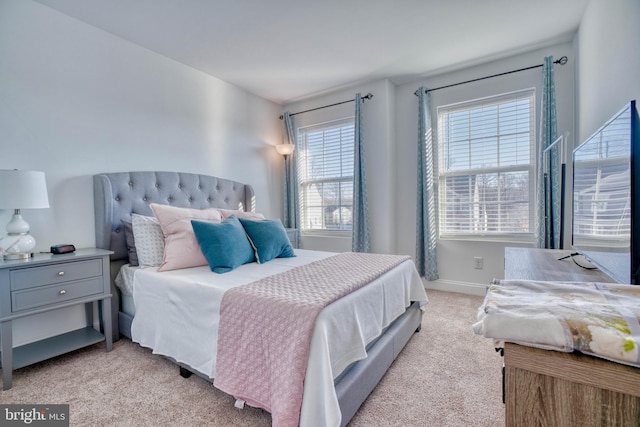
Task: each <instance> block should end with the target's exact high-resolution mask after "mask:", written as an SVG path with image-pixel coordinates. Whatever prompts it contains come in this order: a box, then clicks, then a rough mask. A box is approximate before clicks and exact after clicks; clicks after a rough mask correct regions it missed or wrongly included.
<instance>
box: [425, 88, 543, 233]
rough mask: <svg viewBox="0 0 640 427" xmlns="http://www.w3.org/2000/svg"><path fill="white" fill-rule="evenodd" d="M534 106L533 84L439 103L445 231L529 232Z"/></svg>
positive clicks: (442, 230) (442, 225)
mask: <svg viewBox="0 0 640 427" xmlns="http://www.w3.org/2000/svg"><path fill="white" fill-rule="evenodd" d="M534 112H535V91H534V89H528V90H523V91H518V92H513V93H508V94H503V95H499V96H493V97H490V98H483V99H480V100H473V101H468V102H462V103H457V104H453V105H446V106H442V107H439V108H438V158H439V161H438V172H437V175H438V195H439V196H438V199H439V232H440V236H441V237H445V238H447V237H448V238H479V237H481V238H489V239H491V238H504V237H507V238H510V239H513V238H515V239H519V238H521V239H523V240H524V239H528V238H531V235H532V231H533V207H534V202H533V198H534V197H535V194H534V193H535V192H534V186H533V183H534V181H535V177H534V168H533V166H534V164H533V159H534V158H535V156H534V154H533V153H534V152H535V132H534V123H535V113H534Z"/></svg>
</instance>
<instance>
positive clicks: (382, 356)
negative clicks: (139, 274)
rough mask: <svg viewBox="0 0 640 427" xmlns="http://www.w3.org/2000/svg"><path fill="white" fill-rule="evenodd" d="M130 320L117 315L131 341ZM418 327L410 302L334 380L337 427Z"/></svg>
mask: <svg viewBox="0 0 640 427" xmlns="http://www.w3.org/2000/svg"><path fill="white" fill-rule="evenodd" d="M132 320H133V317H131V316H130V315H128V314H126V313H123V312H119V315H118V324H119V326H120V334H122V335H124V336H126V337H127V338H129V339H131V321H132ZM421 325H422V310H421V309H420V304H419V303H418V302H414V303H412V304H411V305H410V306H409V307H408V308H407V310H406V311H405V312H404V314H402V315H401V316H400V317H399V318H398V319H396V320H395V322H393V323H392V324H391V326H389V328H387V330H386V331H385V333H384V334H383V335H382V336H381V337H380V338H378V339H377V340H376V341H375V342H374V343H373V345H371V347H370V348H369V349H368V350H367V358H366V359H363V360H360V361H358V362H356V363H354V364H353V365H352V366H351V367H350V368H348V369H347V371H345V372H344V373H342V374H341V375H340V376H339V377H338V378H337V380H336V384H335V386H336V394H337V396H338V403H339V405H340V412H341V413H342V423H341V426H342V427H344V426H345V425H346V424H347V423H348V422H349V421H350V420H351V418H353V416H354V415H355V413H356V411H357V410H358V408H360V406H361V405H362V403H363V402H364V401H365V400H366V399H367V397H368V396H369V394H371V392H372V391H373V389H374V388H375V387H376V385H377V384H378V382H380V380H381V379H382V377H383V376H384V374H385V372H387V370H388V369H389V367H390V366H391V364H392V363H393V361H394V360H395V359H396V357H397V356H398V354H400V351H402V349H403V348H404V347H405V345H406V344H407V342H409V339H411V337H412V336H413V334H414V333H416V332H420V329H421V327H422V326H421ZM169 359H170V360H172V361H173V362H174V363H176V364H177V365H178V366H179V368H180V376H181V377H183V378H189V377H191V375H192V374H194V373H195V374H196V375H198V376H199V377H201V378H203V379H205V380H207V381H212V380H211V379H210V378H207V376H206V375H204V374H201V373H199V372H198V371H196V370H194V369H193V368H191V367H189V366H187V365H184V364H182V363H177V362H176V361H175V360H173V359H171V358H169Z"/></svg>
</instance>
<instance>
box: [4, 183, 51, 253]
mask: <svg viewBox="0 0 640 427" xmlns="http://www.w3.org/2000/svg"><path fill="white" fill-rule="evenodd" d="M48 207H49V197H48V195H47V183H46V181H45V178H44V172H37V171H23V170H0V209H14V212H13V217H12V218H11V221H9V223H8V224H7V227H6V229H7V235H6V236H5V237H3V238H2V239H0V249H1V250H3V251H4V256H3V258H4V260H5V261H6V260H20V259H23V260H28V259H29V258H31V256H32V255H33V254H32V252H31V251H32V250H33V249H34V248H35V247H36V240H35V239H34V238H33V236H31V235H30V234H29V224H28V223H27V221H25V220H24V219H23V218H22V214H21V213H20V209H39V208H48Z"/></svg>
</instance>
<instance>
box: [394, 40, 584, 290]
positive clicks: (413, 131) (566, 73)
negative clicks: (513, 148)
mask: <svg viewBox="0 0 640 427" xmlns="http://www.w3.org/2000/svg"><path fill="white" fill-rule="evenodd" d="M549 55H553V57H554V59H558V58H560V57H561V56H563V55H566V56H567V57H569V62H568V63H567V64H566V65H564V66H559V65H556V66H555V67H554V70H555V82H556V102H557V113H558V133H559V134H561V133H563V132H565V131H569V132H570V137H569V139H570V140H571V139H572V138H573V134H574V131H573V129H574V128H573V126H574V111H573V110H574V109H573V99H574V71H573V70H574V64H575V58H573V57H572V44H571V43H570V42H562V43H559V44H555V45H552V46H549V47H546V48H543V49H538V50H534V51H531V52H528V53H523V54H519V55H513V56H511V57H508V58H506V59H501V60H495V61H491V62H489V63H486V64H483V65H478V66H474V67H470V68H466V69H464V70H459V71H454V72H449V73H444V74H440V75H435V76H432V77H428V78H425V79H423V80H421V81H418V82H413V83H408V84H403V85H399V86H398V87H397V91H396V107H395V109H396V147H397V151H396V153H397V159H396V160H397V161H396V170H397V182H398V187H397V188H398V195H397V201H396V203H397V204H398V206H402V208H399V209H398V213H397V215H398V217H397V221H396V224H397V228H396V235H397V239H398V241H397V248H398V253H400V254H407V255H413V254H414V253H415V236H416V232H415V218H416V213H415V212H416V211H415V204H416V188H417V186H416V181H417V178H416V177H417V172H416V167H417V166H416V152H417V146H416V144H417V139H418V135H417V121H418V113H417V108H418V106H417V97H416V96H415V95H414V92H415V91H416V89H417V88H418V87H420V86H425V87H427V88H428V87H432V88H433V87H440V86H444V85H449V84H453V83H458V82H462V81H467V80H471V79H475V78H478V77H482V76H488V75H493V74H498V73H502V72H505V71H509V70H516V69H520V68H525V67H528V66H531V65H536V64H541V63H542V62H543V58H544V57H545V56H549ZM532 87H533V88H535V90H536V95H537V97H538V96H539V94H540V93H541V90H542V74H541V68H535V69H532V70H528V71H522V72H518V73H514V74H509V75H507V76H501V77H496V78H492V79H487V80H482V81H479V82H475V83H469V84H464V85H459V86H455V87H452V88H448V89H442V90H438V91H434V92H432V93H431V102H432V123H434V124H435V123H437V112H436V108H437V106H438V105H447V104H451V103H455V102H460V101H465V100H471V99H477V98H483V97H486V96H491V95H497V94H501V93H507V92H511V91H515V90H520V89H527V88H532ZM539 109H540V105H539V103H538V102H537V101H536V116H537V117H539ZM535 130H536V132H538V130H539V126H538V125H536V127H535ZM507 246H532V241H531V243H526V242H510V241H469V240H467V241H465V240H444V239H439V240H438V246H437V250H438V270H439V274H440V279H439V280H437V281H434V282H429V283H427V287H431V288H437V289H445V290H454V291H459V292H468V293H475V294H479V295H483V294H484V287H485V286H486V285H487V284H488V283H490V281H491V280H492V279H493V278H501V277H503V275H504V248H505V247H507ZM476 256H479V257H483V258H484V268H483V269H481V270H479V269H475V268H474V265H473V260H474V257H476Z"/></svg>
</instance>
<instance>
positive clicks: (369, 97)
mask: <svg viewBox="0 0 640 427" xmlns="http://www.w3.org/2000/svg"><path fill="white" fill-rule="evenodd" d="M371 98H373V94H372V93H371V92H369V93H368V94H366V95H365V96H361V97H360V99H362V101H363V102H364V100H365V99H371ZM354 101H355V99H349V100H347V101H342V102H336V103H335V104H330V105H323V106H322V107H318V108H312V109H310V110H304V111H298V112H297V113H291V114H290V115H291V116H295V115H297V114H302V113H308V112H309V111H316V110H322V109H323V108H329V107H335V106H336V105H341V104H346V103H347V102H354ZM282 119H284V116H283V115H280V120H282Z"/></svg>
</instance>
